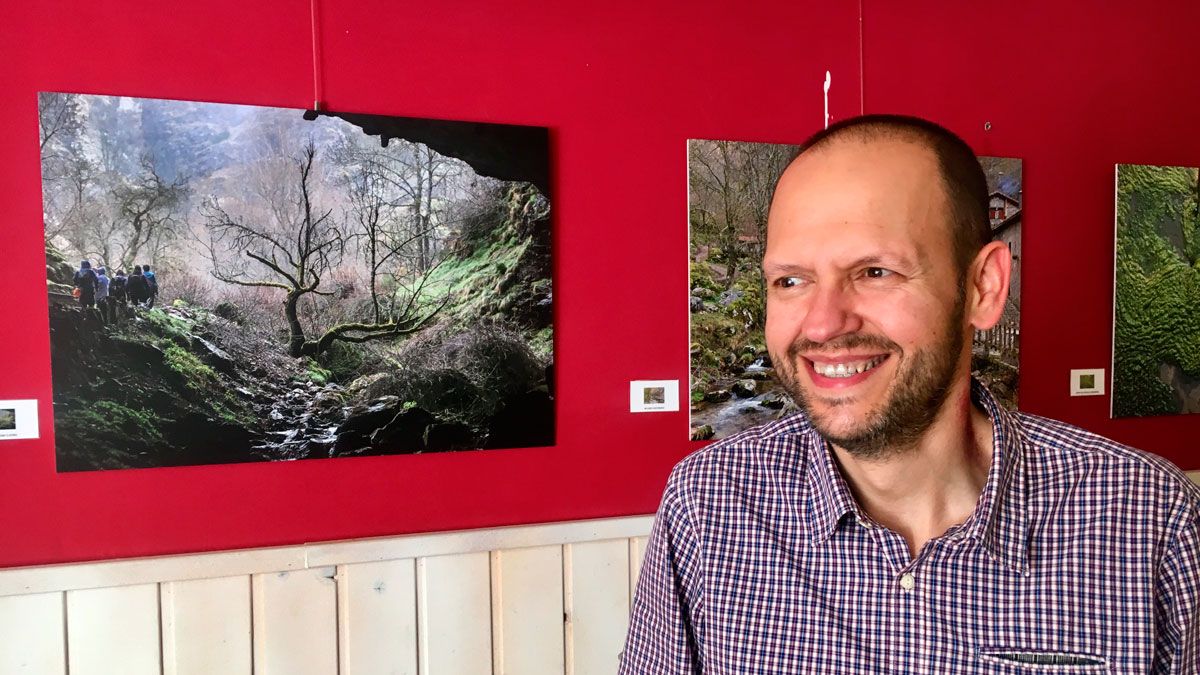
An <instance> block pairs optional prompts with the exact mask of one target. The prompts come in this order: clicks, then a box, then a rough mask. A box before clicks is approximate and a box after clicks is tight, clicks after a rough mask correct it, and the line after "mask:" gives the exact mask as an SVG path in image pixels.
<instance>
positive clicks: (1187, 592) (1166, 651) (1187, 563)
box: [1154, 515, 1200, 675]
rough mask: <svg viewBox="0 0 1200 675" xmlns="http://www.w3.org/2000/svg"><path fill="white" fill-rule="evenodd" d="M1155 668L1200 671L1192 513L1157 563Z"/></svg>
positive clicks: (1196, 536) (1172, 672)
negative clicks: (1158, 564) (1189, 519)
mask: <svg viewBox="0 0 1200 675" xmlns="http://www.w3.org/2000/svg"><path fill="white" fill-rule="evenodd" d="M1159 570H1160V572H1159V579H1158V581H1157V588H1156V593H1155V595H1156V601H1157V607H1156V608H1155V622H1156V624H1157V626H1156V628H1157V635H1156V644H1155V648H1154V652H1155V653H1154V672H1155V673H1158V674H1161V675H1193V674H1194V673H1200V617H1198V616H1196V612H1197V610H1198V609H1200V520H1198V519H1197V517H1196V516H1195V515H1193V516H1192V518H1191V522H1189V523H1188V524H1187V526H1186V527H1185V528H1184V529H1183V531H1182V532H1181V533H1180V534H1179V535H1178V536H1177V537H1176V539H1175V541H1174V542H1172V543H1171V546H1170V548H1168V549H1167V552H1166V554H1165V555H1164V556H1163V560H1162V563H1161V564H1160V566H1159Z"/></svg>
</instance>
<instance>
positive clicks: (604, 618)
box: [0, 516, 653, 675]
mask: <svg viewBox="0 0 1200 675" xmlns="http://www.w3.org/2000/svg"><path fill="white" fill-rule="evenodd" d="M652 521H653V517H652V516H636V517H629V518H611V519H603V520H588V521H578V522H571V523H551V524H546V525H527V526H519V527H506V528H497V529H488V530H467V531H462V532H446V533H438V534H423V535H412V536H404V537H387V538H379V539H361V540H355V541H344V542H328V543H320V544H309V545H304V546H287V547H280V548H270V549H256V550H244V551H229V552H221V553H202V554H195V555H183V556H164V557H161V558H140V559H134V560H112V561H105V562H95V563H77V564H70V565H53V566H45V567H25V568H13V569H6V570H0V675H15V674H17V673H20V674H22V675H59V674H61V675H68V674H69V675H92V674H96V675H140V674H142V673H146V674H151V675H241V674H245V675H250V674H251V673H254V674H256V675H351V674H354V675H357V674H360V673H361V674H372V673H380V674H387V675H401V674H405V675H418V674H419V675H488V674H494V675H504V674H508V675H518V674H519V675H541V674H543V673H557V674H561V675H593V674H595V675H601V674H603V675H611V674H612V673H614V672H616V666H617V655H618V654H619V653H620V651H621V647H622V644H623V641H624V638H625V628H626V625H627V621H628V614H629V602H630V598H631V595H632V589H633V585H634V583H635V582H636V580H637V574H638V570H639V569H640V565H641V556H642V552H643V551H644V550H645V537H646V535H648V534H649V532H650V526H651V523H652Z"/></svg>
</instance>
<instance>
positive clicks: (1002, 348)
mask: <svg viewBox="0 0 1200 675" xmlns="http://www.w3.org/2000/svg"><path fill="white" fill-rule="evenodd" d="M796 150H797V147H796V146H794V145H785V144H773V143H748V142H738V141H712V140H692V141H688V224H689V232H690V244H689V254H690V256H689V270H690V278H689V284H690V286H689V288H690V297H689V306H690V310H691V347H690V353H691V438H692V439H693V440H708V439H715V438H725V437H728V436H731V435H733V434H735V433H737V432H739V431H742V430H744V429H747V428H749V427H752V426H755V425H757V424H762V423H764V422H769V421H771V420H774V419H777V418H779V417H782V416H784V415H786V414H787V413H789V412H790V411H792V410H794V409H795V407H794V404H793V403H792V401H791V399H790V398H789V397H788V395H787V394H786V393H785V392H784V390H783V388H782V387H781V386H780V385H779V383H778V381H777V380H776V379H775V376H774V368H773V366H772V364H771V357H770V355H769V354H768V353H767V350H766V345H765V342H764V339H763V327H764V324H765V320H766V314H765V311H766V307H765V288H764V286H763V279H762V268H761V262H762V256H763V250H764V247H765V246H766V230H767V215H768V212H769V210H770V206H771V196H772V194H773V192H774V188H775V183H776V182H777V181H778V179H779V176H780V174H782V172H783V170H784V169H785V168H787V165H788V163H789V162H790V161H791V160H792V158H793V157H794V156H795V154H796ZM979 162H980V165H981V166H982V167H983V169H984V173H985V174H986V175H987V180H988V191H989V193H990V196H989V202H990V203H989V219H990V224H991V227H992V234H993V237H994V238H997V239H1001V240H1003V241H1005V242H1006V243H1008V245H1009V247H1010V248H1011V249H1012V254H1013V277H1012V282H1011V284H1010V287H1009V299H1008V303H1007V305H1006V306H1005V309H1004V315H1003V318H1002V319H1001V321H1000V323H999V324H998V325H997V326H995V327H994V328H992V329H991V330H988V331H982V332H979V333H977V334H976V337H975V342H974V344H973V347H972V371H973V373H974V375H975V376H976V377H978V378H980V379H981V380H982V381H983V382H984V383H985V384H987V385H988V386H989V387H990V388H991V390H992V392H993V393H995V394H996V396H997V398H998V399H999V400H1000V401H1001V402H1002V403H1003V404H1004V405H1006V406H1008V407H1011V408H1015V407H1016V401H1017V383H1018V372H1017V369H1018V365H1019V359H1018V357H1019V344H1020V308H1021V301H1020V293H1021V282H1020V255H1021V198H1022V197H1021V160H1019V159H1007V158H997V157H980V158H979Z"/></svg>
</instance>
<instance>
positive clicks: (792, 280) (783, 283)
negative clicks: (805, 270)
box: [775, 277, 800, 288]
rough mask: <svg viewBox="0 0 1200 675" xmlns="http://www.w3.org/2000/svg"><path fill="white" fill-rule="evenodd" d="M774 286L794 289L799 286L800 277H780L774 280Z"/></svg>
mask: <svg viewBox="0 0 1200 675" xmlns="http://www.w3.org/2000/svg"><path fill="white" fill-rule="evenodd" d="M775 285H776V286H778V287H780V288H795V287H796V286H799V285H800V277H780V278H778V279H776V280H775Z"/></svg>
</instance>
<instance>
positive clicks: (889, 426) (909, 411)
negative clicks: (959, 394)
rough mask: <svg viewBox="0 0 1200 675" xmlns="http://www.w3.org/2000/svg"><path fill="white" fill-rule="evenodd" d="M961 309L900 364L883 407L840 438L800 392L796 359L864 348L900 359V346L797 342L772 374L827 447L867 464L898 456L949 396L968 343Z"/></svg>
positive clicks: (833, 404) (841, 340)
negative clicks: (931, 340) (938, 333)
mask: <svg viewBox="0 0 1200 675" xmlns="http://www.w3.org/2000/svg"><path fill="white" fill-rule="evenodd" d="M964 310H965V303H963V302H962V301H961V300H960V301H959V302H957V303H956V306H955V308H954V311H953V312H951V316H950V317H949V320H948V321H947V322H946V325H945V326H943V333H944V335H945V336H946V337H945V338H944V339H943V340H941V341H940V342H938V343H937V344H934V345H931V346H930V347H928V348H926V349H922V350H920V351H917V352H915V353H914V354H913V355H912V358H911V360H910V361H909V362H908V363H907V364H905V363H904V362H903V361H901V363H900V365H899V366H898V367H897V369H896V374H895V375H894V377H893V379H892V384H891V386H890V387H889V388H888V391H887V393H886V394H885V395H886V399H885V400H884V402H883V405H882V406H881V407H880V408H879V409H877V410H874V411H870V412H868V413H867V418H866V419H865V420H863V421H862V422H861V423H860V424H858V425H857V426H856V427H854V428H851V429H849V430H847V431H845V432H843V433H840V434H838V433H834V432H833V430H832V423H831V420H830V419H829V418H828V417H826V416H824V415H821V414H820V413H818V412H817V411H816V410H815V408H814V406H813V402H812V400H811V399H810V397H809V395H808V393H807V392H805V391H804V387H803V385H802V384H801V383H800V379H799V375H798V370H799V365H798V364H799V361H800V358H801V357H800V354H801V353H802V352H804V353H809V354H820V353H821V352H823V351H829V352H831V351H835V350H847V349H862V348H868V349H878V350H879V351H886V352H891V353H892V354H893V355H897V354H899V355H900V356H903V354H902V353H901V350H900V346H899V345H897V344H896V343H895V342H892V341H891V340H888V339H886V338H884V337H880V336H874V335H861V334H857V333H855V334H850V335H843V336H839V337H837V338H834V339H832V340H829V341H828V342H813V341H811V340H807V339H805V338H800V339H798V340H796V341H795V342H793V343H792V344H791V345H790V346H789V347H788V349H787V354H786V355H785V356H786V358H785V359H782V360H781V359H778V358H776V355H772V360H774V361H775V363H776V369H775V370H776V374H777V376H778V377H779V380H780V382H781V383H782V384H783V386H784V388H785V389H786V390H787V391H788V393H789V394H791V396H792V398H793V399H794V400H795V401H796V405H797V406H799V407H800V409H801V410H803V411H804V413H805V414H806V415H807V416H808V419H809V421H810V422H811V423H812V425H813V427H814V428H815V429H816V430H817V431H818V432H820V434H821V435H822V436H824V437H825V438H826V439H827V440H829V441H830V442H831V443H833V444H835V445H837V446H838V447H840V448H844V449H845V450H846V451H848V452H849V453H851V454H852V455H854V456H856V457H859V458H861V459H868V460H879V459H884V458H886V457H889V456H891V455H895V454H899V453H902V452H904V451H906V450H908V449H910V448H912V447H913V446H915V445H916V443H917V441H918V440H920V438H921V436H922V435H923V434H924V433H925V431H926V430H928V429H929V427H930V425H932V424H933V421H934V420H935V419H936V418H937V415H938V413H939V412H940V411H941V409H942V405H943V404H944V403H945V402H946V397H947V396H948V395H949V393H950V387H951V385H952V384H953V381H954V374H955V368H956V366H957V364H958V359H959V355H960V354H961V352H962V347H963V342H964V341H965V339H966V338H965V337H964V336H963V331H962V319H963V312H964ZM824 402H825V404H826V405H827V406H828V407H829V408H832V409H834V410H836V408H838V407H839V406H841V405H845V404H847V403H850V401H849V400H846V399H841V400H839V399H825V401H824ZM832 416H833V415H830V417H832Z"/></svg>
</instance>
